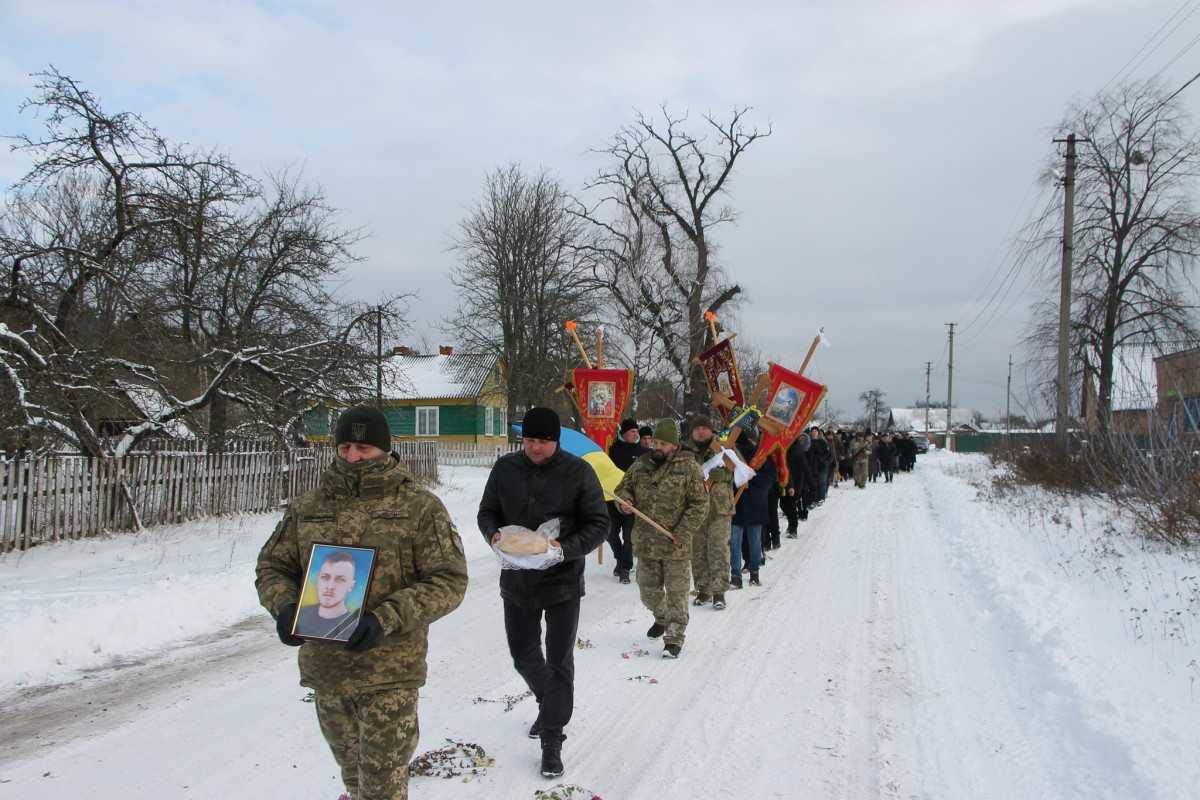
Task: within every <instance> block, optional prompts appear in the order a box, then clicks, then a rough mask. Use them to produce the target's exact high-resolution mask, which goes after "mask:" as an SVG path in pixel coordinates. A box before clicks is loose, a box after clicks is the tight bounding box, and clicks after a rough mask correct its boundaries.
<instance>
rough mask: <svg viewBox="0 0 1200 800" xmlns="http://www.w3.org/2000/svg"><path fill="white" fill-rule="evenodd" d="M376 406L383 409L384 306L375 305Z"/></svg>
mask: <svg viewBox="0 0 1200 800" xmlns="http://www.w3.org/2000/svg"><path fill="white" fill-rule="evenodd" d="M375 407H376V408H378V409H379V410H380V411H382V410H383V306H375Z"/></svg>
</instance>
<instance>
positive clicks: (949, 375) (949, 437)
mask: <svg viewBox="0 0 1200 800" xmlns="http://www.w3.org/2000/svg"><path fill="white" fill-rule="evenodd" d="M946 324H947V325H949V326H950V362H949V363H948V364H947V366H946V449H947V450H949V451H950V452H951V453H953V452H954V424H953V423H952V422H951V419H952V418H953V415H952V414H951V411H953V409H954V405H953V403H952V402H951V399H952V397H953V395H952V393H951V390H952V389H953V388H954V323H953V322H947V323H946Z"/></svg>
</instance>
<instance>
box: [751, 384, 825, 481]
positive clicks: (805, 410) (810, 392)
mask: <svg viewBox="0 0 1200 800" xmlns="http://www.w3.org/2000/svg"><path fill="white" fill-rule="evenodd" d="M767 374H768V375H769V376H770V378H771V384H770V391H769V393H768V394H767V397H768V398H770V399H769V400H768V401H767V405H766V410H765V411H764V412H763V415H762V419H760V420H759V428H760V429H761V430H762V434H763V437H762V441H761V442H759V445H758V450H757V451H755V453H754V457H753V458H752V459H750V466H751V467H753V468H754V469H758V468H759V467H761V466H762V465H763V464H764V463H765V462H766V460H767V458H768V457H771V459H772V460H773V461H774V462H775V466H776V467H777V468H778V470H779V483H780V485H784V484H786V483H787V482H788V469H787V459H786V458H785V457H784V455H785V453H786V452H787V449H788V445H790V444H791V443H792V441H793V440H794V439H795V438H796V437H797V436H799V435H800V433H801V431H803V430H804V426H805V425H807V424H808V421H809V420H810V419H812V415H813V412H814V411H816V410H817V405H818V404H819V403H820V402H821V398H823V397H824V396H825V388H826V387H824V386H822V385H821V384H819V383H817V382H816V381H810V380H809V379H808V378H805V377H804V376H802V375H799V374H797V373H795V372H792V371H791V370H790V369H785V368H784V367H781V366H779V365H778V364H771V365H770V370H769V372H768V373H767Z"/></svg>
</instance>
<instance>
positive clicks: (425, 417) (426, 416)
mask: <svg viewBox="0 0 1200 800" xmlns="http://www.w3.org/2000/svg"><path fill="white" fill-rule="evenodd" d="M440 410H441V409H440V408H439V407H438V406H417V416H416V419H415V420H414V425H415V431H416V435H417V436H438V435H439V434H438V431H439V430H440V428H441V426H440V424H439V423H440V420H439V414H438V412H439V411H440ZM431 423H432V424H431Z"/></svg>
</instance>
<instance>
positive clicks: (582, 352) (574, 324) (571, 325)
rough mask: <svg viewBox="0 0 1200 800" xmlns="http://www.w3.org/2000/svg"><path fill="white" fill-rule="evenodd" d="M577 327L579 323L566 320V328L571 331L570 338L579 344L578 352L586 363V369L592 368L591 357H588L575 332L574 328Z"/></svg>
mask: <svg viewBox="0 0 1200 800" xmlns="http://www.w3.org/2000/svg"><path fill="white" fill-rule="evenodd" d="M578 327H579V323H577V322H574V321H571V320H568V321H567V330H569V331H570V332H571V338H573V339H574V340H575V344H577V345H579V354H580V355H581V356H583V363H584V364H587V368H588V369H591V368H592V362H591V359H589V358H588V355H587V351H586V350H584V349H583V342H581V341H579V334H578V333H576V332H575V329H576V328H578Z"/></svg>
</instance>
